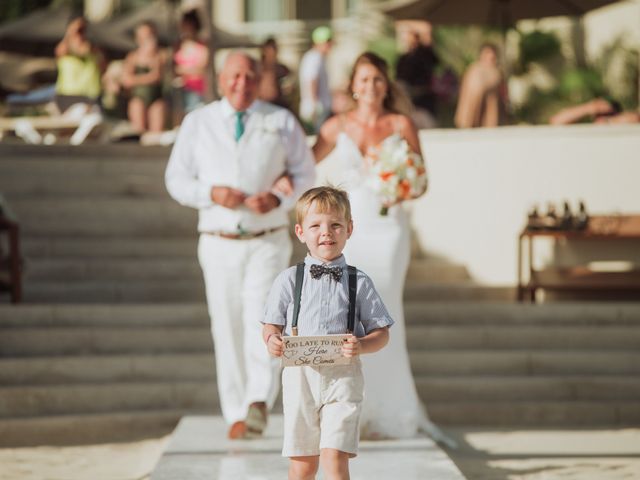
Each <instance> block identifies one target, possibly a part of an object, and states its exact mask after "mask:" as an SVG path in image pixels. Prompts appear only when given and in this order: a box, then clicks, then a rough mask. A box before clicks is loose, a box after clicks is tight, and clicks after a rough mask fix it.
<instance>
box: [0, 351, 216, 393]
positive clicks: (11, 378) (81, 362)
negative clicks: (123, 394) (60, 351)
mask: <svg viewBox="0 0 640 480" xmlns="http://www.w3.org/2000/svg"><path fill="white" fill-rule="evenodd" d="M175 379H179V380H180V381H193V382H196V381H201V382H204V383H211V382H214V381H215V368H214V358H213V352H212V351H211V352H205V353H182V354H175V353H172V354H167V353H164V354H162V355H143V354H129V355H101V356H97V355H75V356H65V357H38V358H3V359H0V384H2V385H4V386H9V385H12V386H18V385H23V386H26V385H29V386H35V385H52V386H55V385H59V384H63V385H72V384H82V383H123V382H160V381H172V380H175Z"/></svg>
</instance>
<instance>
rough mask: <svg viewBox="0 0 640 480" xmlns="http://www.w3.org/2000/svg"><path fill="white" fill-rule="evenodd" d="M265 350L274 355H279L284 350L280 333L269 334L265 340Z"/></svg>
mask: <svg viewBox="0 0 640 480" xmlns="http://www.w3.org/2000/svg"><path fill="white" fill-rule="evenodd" d="M267 350H269V353H270V354H271V355H273V356H274V357H281V356H282V352H283V351H284V342H283V341H282V335H281V334H279V333H272V334H271V335H269V340H268V341H267Z"/></svg>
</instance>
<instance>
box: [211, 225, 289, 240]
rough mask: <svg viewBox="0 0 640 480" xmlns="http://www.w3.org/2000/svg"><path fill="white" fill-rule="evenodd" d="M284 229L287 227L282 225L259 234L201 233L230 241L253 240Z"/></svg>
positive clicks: (261, 231)
mask: <svg viewBox="0 0 640 480" xmlns="http://www.w3.org/2000/svg"><path fill="white" fill-rule="evenodd" d="M283 228H287V227H286V225H282V226H280V227H275V228H269V229H267V230H260V231H258V232H240V233H227V232H200V233H203V234H205V235H214V236H216V237H220V238H226V239H228V240H251V239H252V238H257V237H262V236H263V235H267V234H269V233H273V232H277V231H278V230H282V229H283Z"/></svg>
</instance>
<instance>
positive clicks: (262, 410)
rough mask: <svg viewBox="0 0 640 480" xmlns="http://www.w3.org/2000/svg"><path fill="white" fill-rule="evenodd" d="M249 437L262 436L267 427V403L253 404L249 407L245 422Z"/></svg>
mask: <svg viewBox="0 0 640 480" xmlns="http://www.w3.org/2000/svg"><path fill="white" fill-rule="evenodd" d="M245 423H246V426H247V433H248V434H249V435H254V436H256V435H262V432H264V429H265V428H266V427H267V404H266V403H265V402H253V403H252V404H251V405H249V410H248V411H247V418H246V420H245Z"/></svg>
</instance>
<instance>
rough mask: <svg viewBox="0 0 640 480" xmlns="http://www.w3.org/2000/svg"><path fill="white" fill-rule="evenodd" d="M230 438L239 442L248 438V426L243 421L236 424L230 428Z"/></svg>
mask: <svg viewBox="0 0 640 480" xmlns="http://www.w3.org/2000/svg"><path fill="white" fill-rule="evenodd" d="M228 435H229V438H230V439H231V440H239V439H241V438H245V437H246V436H247V424H246V423H245V422H243V421H239V422H235V423H234V424H233V425H231V428H229V434H228Z"/></svg>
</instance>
